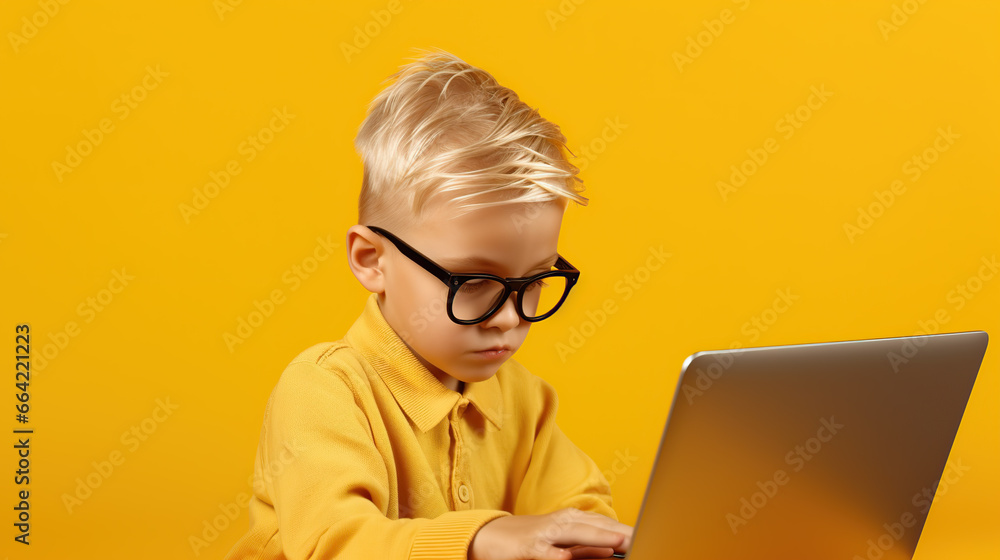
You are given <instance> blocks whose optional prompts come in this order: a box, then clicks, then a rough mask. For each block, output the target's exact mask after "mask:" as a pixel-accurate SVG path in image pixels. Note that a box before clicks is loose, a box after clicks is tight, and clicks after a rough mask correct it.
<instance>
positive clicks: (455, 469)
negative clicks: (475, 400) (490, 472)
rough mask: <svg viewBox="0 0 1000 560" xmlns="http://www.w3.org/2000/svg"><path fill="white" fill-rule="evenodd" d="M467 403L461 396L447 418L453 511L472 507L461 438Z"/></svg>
mask: <svg viewBox="0 0 1000 560" xmlns="http://www.w3.org/2000/svg"><path fill="white" fill-rule="evenodd" d="M468 405H469V400H468V399H466V398H465V397H461V398H460V399H459V400H458V403H456V404H455V407H454V408H452V409H451V415H450V419H449V424H450V431H451V439H452V450H453V451H452V456H451V503H452V509H453V510H454V511H462V510H468V509H472V484H471V481H470V480H469V465H468V462H467V460H466V457H465V440H464V439H463V438H462V429H461V428H462V416H463V415H464V414H465V410H466V408H467V407H468Z"/></svg>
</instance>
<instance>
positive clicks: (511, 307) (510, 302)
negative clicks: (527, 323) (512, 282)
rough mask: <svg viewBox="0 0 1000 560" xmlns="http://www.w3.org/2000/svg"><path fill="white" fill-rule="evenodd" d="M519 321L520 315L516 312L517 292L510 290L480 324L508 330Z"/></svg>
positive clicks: (484, 326) (485, 326)
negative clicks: (492, 312)
mask: <svg viewBox="0 0 1000 560" xmlns="http://www.w3.org/2000/svg"><path fill="white" fill-rule="evenodd" d="M520 323H521V316H520V315H518V314H517V292H511V293H510V296H508V297H507V301H505V302H503V305H501V306H500V309H497V312H496V313H494V314H493V315H491V316H490V318H489V319H486V320H485V321H483V322H482V323H480V325H482V326H483V328H486V329H488V328H491V327H498V328H499V329H500V330H501V331H504V332H506V331H509V330H510V329H512V328H514V327H516V326H517V325H518V324H520Z"/></svg>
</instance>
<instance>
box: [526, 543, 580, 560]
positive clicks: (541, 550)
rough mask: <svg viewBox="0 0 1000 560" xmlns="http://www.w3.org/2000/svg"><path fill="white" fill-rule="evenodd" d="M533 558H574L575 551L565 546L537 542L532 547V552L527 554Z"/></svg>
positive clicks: (537, 559) (533, 559)
mask: <svg viewBox="0 0 1000 560" xmlns="http://www.w3.org/2000/svg"><path fill="white" fill-rule="evenodd" d="M525 558H531V559H532V560H573V558H574V556H573V553H572V552H570V551H569V550H567V549H565V548H559V547H557V546H552V545H550V544H544V543H536V545H535V546H534V547H532V550H531V554H530V555H528V556H525Z"/></svg>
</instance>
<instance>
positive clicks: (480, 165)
mask: <svg viewBox="0 0 1000 560" xmlns="http://www.w3.org/2000/svg"><path fill="white" fill-rule="evenodd" d="M418 51H420V50H419V49H418ZM422 52H423V53H424V55H423V56H422V57H421V58H416V59H414V60H415V61H414V62H412V63H410V64H406V65H404V66H402V67H401V68H400V69H399V71H397V72H396V73H395V74H393V75H392V76H390V77H389V78H387V79H386V82H388V81H390V80H392V79H393V78H397V79H396V81H395V83H393V84H392V85H390V86H388V87H386V88H385V89H383V90H382V91H381V92H380V93H379V94H378V95H377V96H376V97H375V98H374V99H373V100H372V102H371V103H370V104H369V106H368V116H367V117H365V120H364V122H363V123H361V126H360V128H359V130H358V135H357V138H355V140H354V146H355V148H356V149H357V151H358V153H359V154H360V155H361V159H362V162H363V165H364V176H363V179H362V185H361V196H360V197H359V200H358V223H360V224H363V225H379V226H382V227H387V228H390V227H394V226H398V225H401V224H410V223H419V222H420V220H421V218H422V217H423V211H424V209H425V208H427V205H428V203H429V202H430V201H431V200H439V201H441V202H448V201H452V202H456V203H458V206H457V207H458V209H459V213H460V214H464V213H466V212H469V211H471V210H473V209H476V208H480V207H485V206H492V205H497V204H513V203H523V202H546V201H553V200H559V201H561V202H565V201H566V199H569V200H574V201H576V202H578V203H580V204H582V205H586V204H587V198H586V197H584V196H582V195H581V194H579V192H578V191H582V190H583V187H582V183H583V181H582V180H581V179H579V178H578V177H577V176H576V174H577V173H578V172H579V169H578V168H577V167H576V166H574V165H573V164H571V163H569V161H568V159H567V158H566V156H565V155H564V153H563V149H565V150H566V151H567V152H569V148H568V147H567V146H566V137H565V136H564V135H563V134H562V132H561V131H560V129H559V126H558V125H556V124H553V123H551V122H549V121H547V120H545V119H544V118H542V117H541V116H540V115H539V114H538V111H537V110H535V109H532V108H531V107H529V106H528V105H526V104H525V103H524V102H523V101H521V100H520V99H519V98H518V96H517V94H516V93H515V92H514V91H513V90H511V89H509V88H506V87H503V86H501V85H500V84H499V83H497V81H496V79H495V78H494V77H493V76H492V75H490V74H489V73H488V72H486V71H485V70H482V69H480V68H476V67H475V66H471V65H469V64H468V63H466V62H465V61H463V60H461V59H459V58H458V57H456V56H454V55H452V54H450V53H448V52H445V51H441V50H438V51H430V50H427V51H422ZM383 83H385V82H383ZM569 153H570V154H571V155H572V152H569ZM577 183H579V184H580V185H577ZM578 187H579V188H578ZM477 199H480V200H482V202H479V203H475V202H473V201H475V200H477Z"/></svg>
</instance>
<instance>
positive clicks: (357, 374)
mask: <svg viewBox="0 0 1000 560" xmlns="http://www.w3.org/2000/svg"><path fill="white" fill-rule="evenodd" d="M377 297H378V296H377V294H371V295H370V297H369V298H368V301H367V303H366V305H365V308H364V311H363V312H362V313H361V315H360V316H359V317H358V319H357V320H356V321H355V322H354V324H353V325H352V326H351V328H350V329H349V330H348V332H347V334H346V335H345V336H344V338H343V339H342V340H339V341H337V342H327V343H322V344H317V345H315V346H312V347H311V348H308V349H306V350H305V351H303V352H302V353H301V354H299V355H298V356H297V357H296V358H295V359H293V360H292V362H291V363H290V364H289V365H288V366H287V367H286V368H285V370H284V372H283V373H282V374H281V377H280V378H279V379H278V382H277V384H276V385H275V387H274V389H273V390H272V392H271V396H270V398H269V399H268V401H267V406H266V408H265V411H264V422H263V426H262V428H261V433H260V441H259V443H258V446H257V458H256V462H255V465H254V491H253V496H252V498H251V500H250V504H249V512H250V529H249V531H248V532H247V533H246V534H245V535H243V537H242V538H241V539H240V540H239V541H238V542H237V543H236V544H235V545H234V546H233V548H232V549H231V550H230V552H229V554H228V556H227V557H226V558H230V559H236V558H240V559H242V558H253V559H258V560H263V559H268V560H271V559H274V560H277V559H288V560H299V559H304V558H322V559H332V558H338V559H350V560H353V559H359V560H361V559H363V560H372V559H391V560H395V559H413V560H415V559H422V558H426V559H435V560H452V559H454V560H460V559H461V560H464V559H466V558H467V554H468V548H469V542H470V541H471V540H472V537H473V536H474V535H475V533H476V531H478V530H479V528H480V527H482V526H483V525H484V524H485V523H487V522H488V521H491V520H493V519H495V518H497V517H500V516H503V515H510V514H515V515H528V514H543V513H549V512H552V511H555V510H557V509H560V508H563V507H569V506H572V507H576V508H579V509H582V510H587V511H594V512H598V513H601V514H604V515H607V516H608V517H611V518H613V519H616V520H617V518H618V517H617V515H616V514H615V511H614V510H613V509H612V503H611V492H610V487H609V485H608V482H607V480H606V479H605V477H604V475H603V474H601V471H600V469H598V468H597V466H596V464H595V463H594V461H593V460H591V459H590V458H589V457H588V456H587V455H586V454H585V453H584V452H583V451H581V450H580V449H579V448H578V447H576V445H574V444H573V443H572V442H571V441H570V439H569V438H568V437H567V436H566V435H565V434H564V433H563V432H562V431H561V430H560V429H559V427H558V426H557V425H556V404H557V398H556V393H555V390H554V389H553V388H552V386H551V385H550V384H549V383H547V382H546V381H544V380H542V379H541V378H539V377H536V376H535V375H533V374H531V373H530V372H528V370H527V369H525V368H524V366H522V365H520V364H519V363H517V362H516V361H514V360H513V359H508V360H507V361H506V362H504V364H503V365H501V366H500V368H499V370H498V371H497V373H496V375H494V376H493V377H491V378H490V379H488V380H486V381H482V382H479V383H468V384H465V389H464V392H462V393H458V392H456V391H452V390H450V389H448V388H447V387H445V386H444V385H443V384H442V383H441V382H440V381H438V379H437V378H435V377H434V376H433V374H431V372H430V371H428V370H427V368H425V367H424V366H423V365H422V364H421V363H420V362H419V361H418V360H417V358H416V357H415V356H414V355H413V353H412V352H411V351H410V349H409V348H408V347H407V346H406V345H405V344H404V343H403V341H402V340H401V339H400V338H399V337H398V336H397V335H396V333H395V331H393V329H392V327H390V326H389V324H388V323H387V322H386V321H385V318H384V317H383V316H382V313H381V311H380V309H379V306H378V300H377ZM470 403H471V406H469V405H470Z"/></svg>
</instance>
